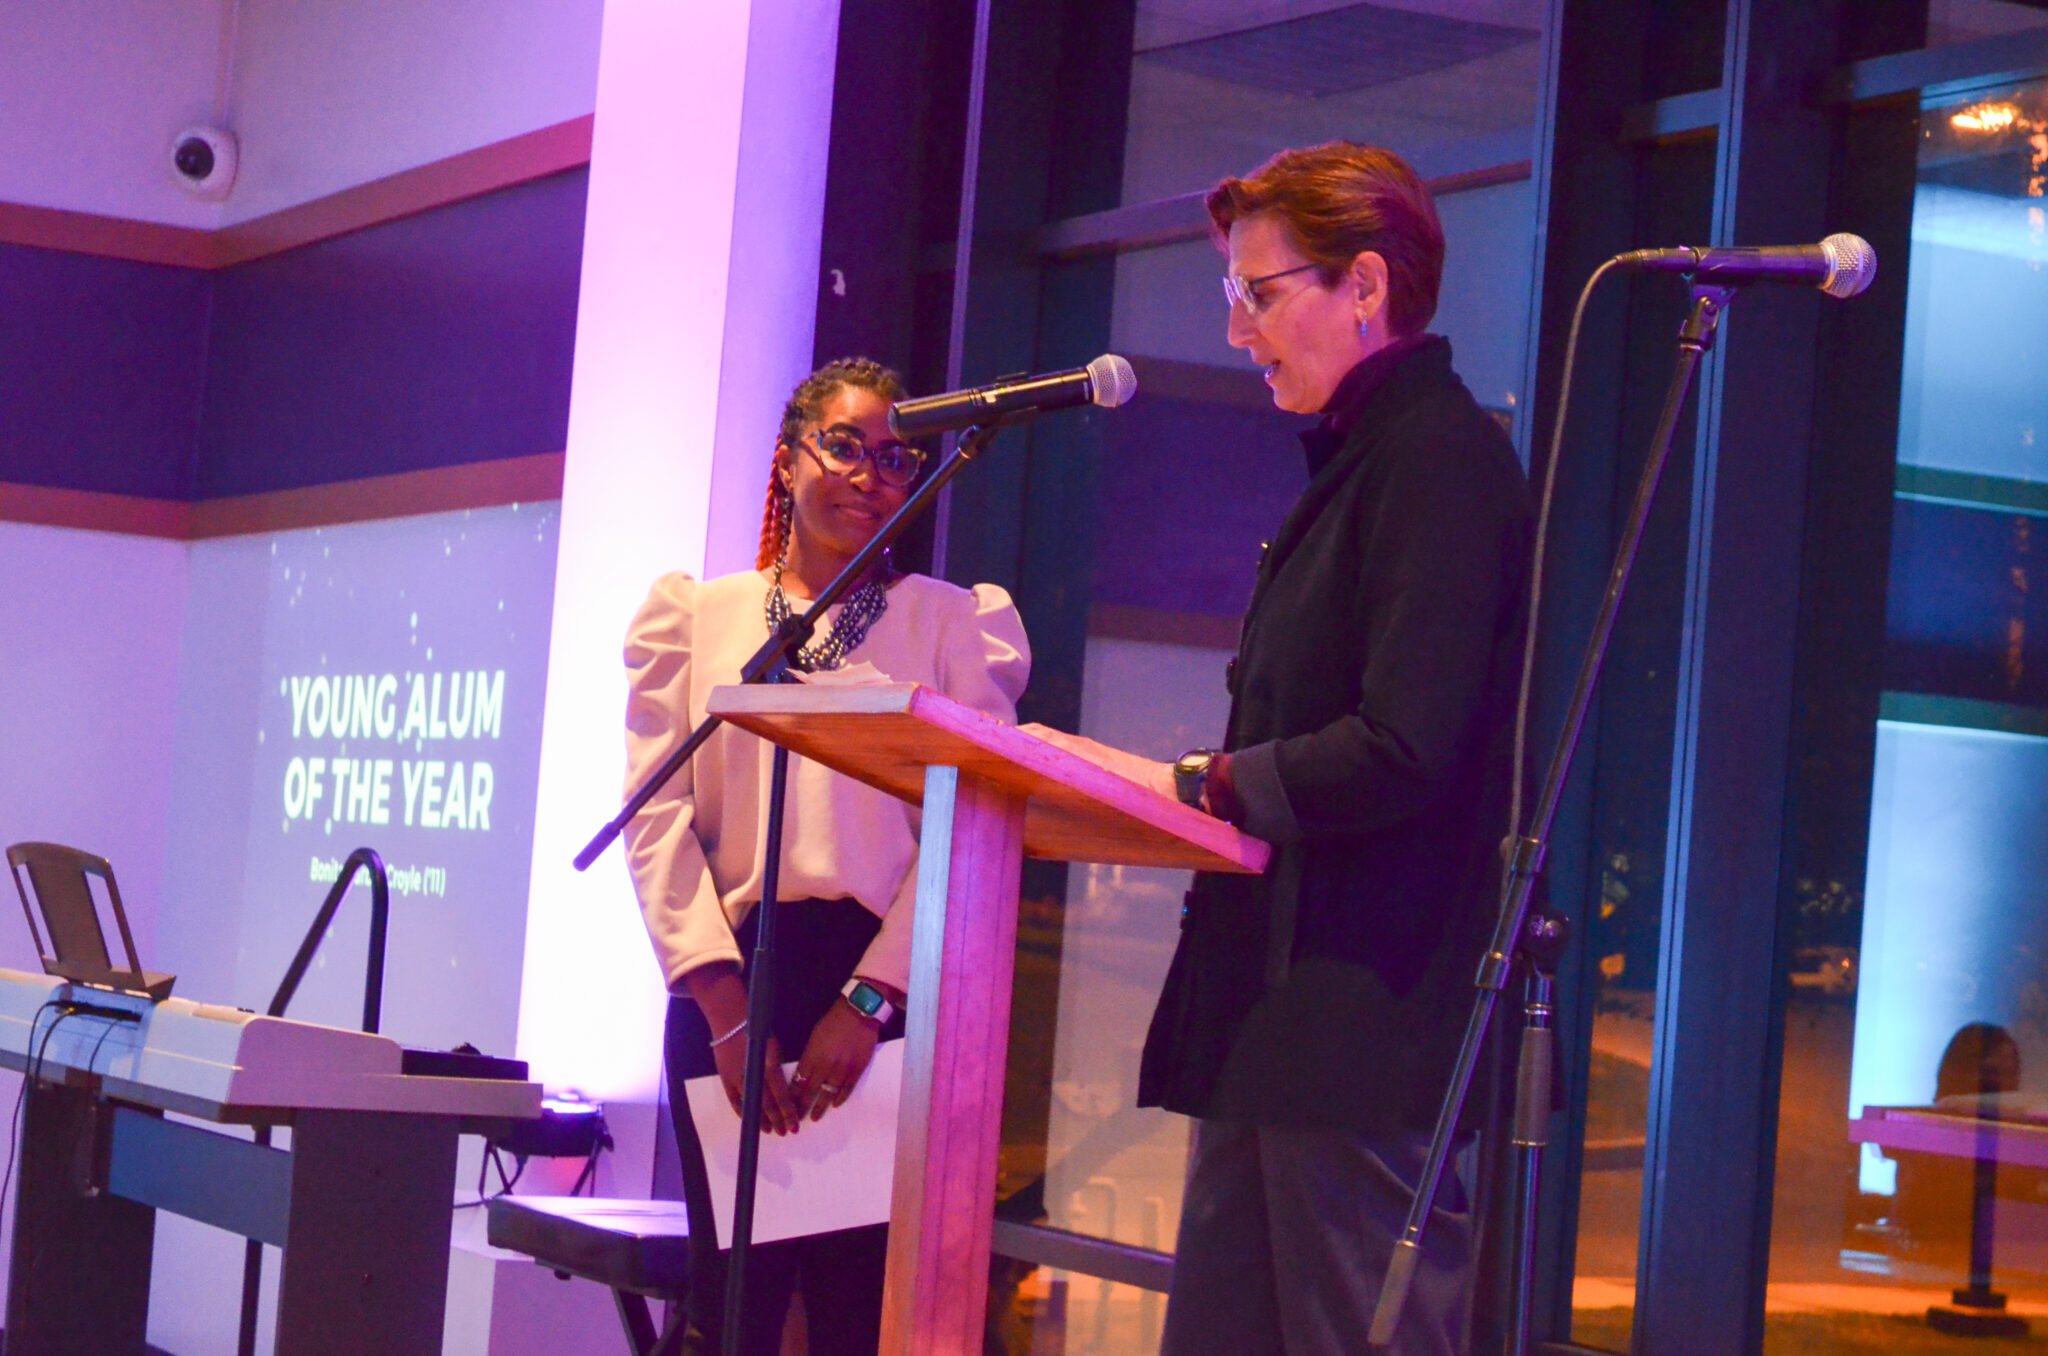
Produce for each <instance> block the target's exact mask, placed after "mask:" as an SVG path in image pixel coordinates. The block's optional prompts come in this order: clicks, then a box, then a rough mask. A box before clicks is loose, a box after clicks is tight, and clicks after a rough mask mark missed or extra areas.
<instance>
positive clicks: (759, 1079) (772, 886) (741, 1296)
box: [576, 416, 1028, 1356]
mask: <svg viewBox="0 0 2048 1356" xmlns="http://www.w3.org/2000/svg"><path fill="white" fill-rule="evenodd" d="M1027 417H1028V416H1027ZM1022 422H1024V420H1023V419H1009V420H1003V421H1001V422H998V423H991V424H987V425H975V426H974V427H971V428H968V429H966V430H964V431H963V432H962V433H961V434H960V437H959V438H958V440H957V441H956V444H955V446H954V448H953V451H952V452H951V453H949V454H948V455H947V456H946V459H945V460H944V461H942V462H941V463H940V464H939V468H938V469H937V470H936V471H934V472H932V474H931V475H930V476H928V477H927V478H926V479H925V480H924V482H923V483H922V484H920V485H919V486H918V487H917V489H916V491H915V492H914V493H912V494H911V496H910V498H908V499H906V500H904V501H903V507H901V508H899V509H897V510H896V512H895V513H894V514H892V515H890V518H889V521H888V522H886V523H883V524H882V527H881V530H880V531H878V532H876V533H875V535H874V537H873V538H872V539H871V540H870V541H869V542H868V544H867V545H866V546H863V547H862V548H861V549H860V553H859V554H858V555H856V556H855V557H854V558H853V559H852V560H850V561H848V562H847V565H846V568H845V569H843V570H841V571H840V572H839V575H838V577H837V578H835V579H834V580H833V581H832V582H831V583H830V584H828V585H826V586H825V589H824V591H823V592H822V593H820V594H819V595H818V597H817V598H816V600H815V601H813V602H812V603H811V605H810V606H809V607H808V608H806V609H805V610H804V612H803V615H801V616H794V615H793V616H791V617H790V618H789V619H788V620H787V621H785V622H783V624H782V625H781V626H779V627H777V628H776V629H775V631H774V632H773V633H772V634H770V635H769V637H768V639H767V641H766V642H765V643H764V644H763V645H762V646H761V648H760V649H758V650H756V651H755V652H754V655H753V657H752V658H750V659H749V660H747V662H746V663H745V664H744V665H743V666H742V667H741V669H740V681H741V682H742V683H773V682H784V681H787V680H788V677H789V667H790V659H791V657H792V656H794V655H795V654H796V652H797V651H798V650H800V649H802V648H803V647H804V646H805V645H806V644H807V643H809V641H810V638H811V635H812V633H813V632H814V631H815V630H816V629H817V624H818V623H819V622H820V621H821V620H823V619H824V616H825V612H826V610H827V609H829V608H830V607H832V606H833V604H835V603H837V602H838V601H839V599H840V598H841V597H842V596H844V595H845V594H846V592H847V590H849V589H851V588H852V587H853V586H854V584H855V583H857V582H858V581H860V580H862V579H864V578H866V577H867V575H868V572H869V571H870V570H872V569H873V568H874V566H875V563H876V562H877V561H879V560H880V559H881V558H882V555H883V553H884V552H885V551H887V550H888V549H889V548H890V547H891V546H893V545H894V544H895V542H896V539H897V538H898V537H900V536H902V535H903V531H904V529H905V528H907V527H908V526H909V525H910V524H911V523H912V522H914V521H916V519H917V518H918V516H919V515H921V514H922V513H923V512H924V511H925V510H926V509H927V508H929V507H930V506H931V503H932V501H933V500H934V499H936V498H937V497H938V494H939V491H940V490H942V489H944V488H945V487H946V485H947V483H948V482H949V481H951V480H952V479H953V477H954V476H956V475H958V474H959V473H960V470H961V468H962V467H964V466H966V465H967V463H968V462H971V461H973V460H974V459H975V458H976V457H978V456H980V455H981V453H982V452H983V451H984V450H986V448H987V447H988V445H989V443H990V441H991V440H993V439H994V437H995V435H996V432H997V431H998V429H1000V428H1002V427H1004V426H1006V425H1007V424H1011V423H1022ZM724 723H725V722H724V721H723V720H722V719H721V718H720V717H718V716H706V717H705V718H704V719H703V721H702V722H701V723H700V724H699V725H698V726H697V728H696V729H694V730H692V731H690V735H689V738H687V739H685V740H684V741H683V742H682V743H681V744H679V745H677V746H676V750H675V752H674V753H671V754H670V755H669V756H668V757H667V758H666V759H665V760H663V762H662V764H661V766H660V767H658V768H656V769H655V770H654V771H653V773H652V774H650V775H649V776H648V778H647V780H646V781H644V782H642V783H641V784H640V786H639V787H638V788H637V789H636V790H635V791H634V792H633V794H632V795H630V796H628V797H627V798H626V803H625V805H624V806H623V807H622V808H621V809H620V810H619V812H618V814H616V815H614V816H613V817H612V818H611V820H610V821H608V822H607V823H606V824H605V826H604V827H603V828H602V829H599V830H598V831H597V835H596V836H595V837H593V838H592V839H591V840H590V841H589V842H588V843H586V844H585V845H584V847H583V850H582V851H581V852H579V853H577V854H576V869H577V870H578V871H585V870H588V869H589V867H590V864H591V863H592V862H594V861H596V860H597V859H598V858H599V857H600V856H602V855H603V853H604V850H605V849H606V848H607V847H610V846H611V843H612V840H613V839H615V838H617V837H618V836H619V834H620V832H621V831H622V830H624V828H625V827H626V825H627V824H628V823H629V822H631V820H632V818H633V816H634V815H636V814H638V813H640V810H641V807H643V806H644V805H646V804H647V802H648V801H650V800H652V799H653V798H654V796H655V794H656V793H657V792H658V791H660V790H661V788H662V786H663V785H665V784H666V783H667V781H668V779H669V778H671V777H673V776H674V775H675V774H676V773H677V771H678V770H680V769H681V768H682V766H683V764H684V763H686V762H688V761H689V760H690V758H691V756H692V755H693V754H695V753H696V752H697V750H698V749H700V748H702V747H703V746H704V741H705V740H707V739H709V738H710V737H711V734H712V732H713V731H714V730H716V729H717V728H718V727H719V726H720V725H722V724H724ZM788 777H789V750H788V749H785V748H783V747H782V746H780V745H777V746H776V749H775V754H774V758H773V761H772V762H771V763H770V773H769V782H768V822H767V825H766V833H765V842H764V844H763V848H764V851H765V852H766V854H767V855H766V857H765V858H764V862H763V867H762V875H761V902H760V904H759V905H758V906H757V908H758V910H759V915H758V917H759V922H758V923H757V924H756V925H755V932H754V953H753V958H752V961H751V963H750V964H749V967H748V971H747V1018H746V1021H747V1066H746V1067H747V1072H746V1083H745V1086H744V1089H743V1091H742V1094H741V1097H740V1155H739V1165H738V1177H737V1179H736V1181H735V1183H734V1192H733V1209H732V1238H731V1240H730V1244H731V1252H730V1255H729V1256H728V1258H727V1269H726V1277H725V1328H724V1336H723V1341H722V1348H723V1351H724V1356H738V1353H739V1341H740V1313H741V1306H742V1304H743V1303H744V1300H745V1296H746V1275H747V1256H748V1253H749V1252H750V1250H751V1249H752V1246H753V1233H754V1187H755V1182H756V1179H757V1176H758V1168H759V1164H760V1151H761V1104H762V1099H763V1095H764V1093H765V1091H766V1088H767V1072H766V1070H765V1069H764V1068H763V1067H762V1064H763V1061H764V1060H765V1059H766V1057H767V1052H768V1040H769V1036H770V1028H771V1027H772V1026H773V1024H774V1020H775V1018H774V1013H775V1008H774V990H775V955H774V948H775V917H776V914H777V912H778V910H777V908H776V903H777V901H776V887H777V883H778V878H779V876H780V874H781V865H782V814H783V802H784V799H785V795H786V792H787V789H788Z"/></svg>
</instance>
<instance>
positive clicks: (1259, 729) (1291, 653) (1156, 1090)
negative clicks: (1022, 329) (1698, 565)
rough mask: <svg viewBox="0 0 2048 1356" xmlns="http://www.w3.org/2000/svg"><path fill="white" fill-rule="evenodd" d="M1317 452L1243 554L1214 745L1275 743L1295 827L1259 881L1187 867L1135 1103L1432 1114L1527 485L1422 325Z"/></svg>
mask: <svg viewBox="0 0 2048 1356" xmlns="http://www.w3.org/2000/svg"><path fill="white" fill-rule="evenodd" d="M1368 361H1369V362H1370V361H1371V360H1368ZM1340 395H1341V388H1340ZM1304 441H1305V442H1306V441H1309V440H1308V439H1305V440H1304ZM1315 460H1316V457H1315V451H1314V449H1313V446H1312V447H1311V462H1312V469H1314V474H1313V478H1312V479H1311V480H1310V482H1309V485H1308V488H1307V489H1306V490H1304V491H1303V493H1302V496H1301V498H1300V499H1299V500H1298V501H1297V502H1296V503H1295V505H1294V508H1293V509H1292V510H1291V511H1290V512H1289V514H1288V516H1287V520H1286V522H1285V523H1283V524H1282V525H1281V527H1280V530H1279V533H1278V535H1277V536H1275V538H1274V539H1273V542H1272V545H1271V548H1270V549H1269V550H1268V551H1267V553H1266V555H1265V558H1264V559H1263V561H1262V562H1261V564H1260V567H1259V574H1258V582H1257V584H1256V586H1255V588H1254V591H1253V594H1252V600H1251V605H1250V608H1249V609H1248V611H1247V613H1246V615H1245V621H1244V628H1243V631H1242V633H1241V638H1240V641H1239V647H1238V655H1237V659H1236V661H1235V663H1234V665H1233V670H1232V678H1231V713H1230V725H1229V733H1228V735H1227V737H1226V742H1225V747H1226V748H1229V749H1233V750H1252V749H1254V748H1256V747H1257V746H1261V745H1269V744H1270V749H1264V750H1260V751H1259V753H1258V754H1256V755H1251V754H1247V755H1245V756H1246V757H1254V756H1258V757H1268V756H1269V757H1270V758H1271V759H1272V760H1273V765H1274V766H1275V767H1276V768H1277V771H1278V774H1279V781H1280V786H1281V788H1282V789H1284V791H1285V793H1286V796H1285V798H1286V802H1287V805H1288V807H1289V808H1291V810H1292V812H1293V816H1294V819H1295V820H1296V821H1297V823H1298V825H1299V828H1300V833H1301V837H1300V840H1299V841H1297V842H1293V843H1287V844H1282V845H1280V846H1278V847H1277V849H1276V851H1275V853H1274V859H1273V862H1272V864H1271V865H1270V866H1269V867H1268V868H1267V870H1266V872H1265V873H1264V874H1263V875H1261V876H1225V875H1208V874H1204V875H1198V876H1197V877H1196V878H1195V886H1194V889H1193V890H1192V891H1191V892H1190V894H1189V896H1188V904H1187V908H1186V910H1185V911H1184V916H1183V919H1182V923H1181V929H1182V930H1181V938H1180V945H1179V948H1178V949H1177V951H1176V952H1175V954H1174V959H1173V966H1172V969H1171V971H1170V972H1169V974H1168V976H1167V981H1166V987H1165V991H1164V993H1163V994H1162V996H1161V998H1160V1002H1159V1007H1158V1011H1157V1012H1156V1013H1155V1015H1154V1017H1153V1020H1152V1029H1151V1033H1150V1035H1149V1037H1148V1039H1147V1041H1146V1046H1145V1056H1144V1067H1143V1073H1142V1076H1141V1080H1140V1089H1139V1101H1140V1103H1141V1104H1142V1105H1158V1106H1165V1107H1167V1108H1169V1109H1171V1110H1175V1111H1180V1112H1185V1113H1187V1114H1189V1115H1195V1116H1203V1117H1210V1118H1215V1119H1221V1120H1234V1121H1248V1122H1253V1123H1259V1124H1272V1125H1288V1126H1331V1127H1336V1128H1341V1129H1349V1130H1356V1131H1361V1132H1367V1133H1378V1132H1387V1131H1394V1130H1426V1129H1427V1128H1428V1127H1429V1126H1430V1125H1432V1124H1433V1123H1434V1121H1435V1118H1436V1112H1437V1107H1438V1104H1439V1102H1440V1101H1441V1099H1442V1096H1443V1092H1444V1088H1445V1085H1446V1083H1447V1082H1448V1079H1449V1074H1450V1068H1451V1065H1452V1063H1453V1062H1454V1059H1455V1056H1456V1053H1457V1048H1458V1044H1459V1041H1460V1039H1461V1037H1462V1035H1463V1030H1464V1025H1465V1014H1466V1013H1467V1012H1468V1011H1469V1009H1470V1006H1471V1002H1472V998H1473V992H1474V991H1473V986H1472V979H1473V975H1474V973H1475V971H1476V970H1477V968H1478V963H1479V960H1480V956H1481V954H1482V952H1483V951H1484V949H1485V945H1486V942H1487V939H1488V936H1489V934H1490V933H1491V930H1492V925H1493V918H1494V915H1495V912H1496V908H1497V904H1498V889H1499V882H1500V857H1499V844H1500V841H1501V839H1502V838H1503V837H1504V836H1505V835H1506V834H1507V833H1508V829H1509V826H1508V822H1507V820H1508V805H1507V801H1508V772H1509V765H1510V762H1511V746H1512V722H1513V701H1514V687H1515V683H1516V679H1517V676H1518V674H1519V672H1520V660H1521V644H1522V623H1523V612H1524V610H1525V598H1524V594H1525V591H1526V588H1527V560H1528V552H1529V535H1530V510H1529V496H1528V488H1527V485H1526V482H1525V481H1524V479H1523V476H1522V471H1521V467H1520V465H1519V463H1518V462H1517V460H1516V458H1515V454H1514V449H1513V447H1512V446H1511V445H1510V443H1509V442H1508V439H1507V437H1506V435H1505V434H1503V433H1502V431H1501V429H1500V427H1499V425H1498V424H1497V423H1495V421H1494V420H1493V418H1492V417H1491V416H1489V415H1488V414H1487V413H1486V412H1485V411H1484V410H1482V409H1481V408H1480V407H1479V405H1478V403H1477V402H1475V401H1474V400H1473V398H1472V395H1471V393H1470V392H1469V391H1467V390H1466V389H1465V385H1464V383H1463V382H1461V381H1460V380H1459V379H1458V378H1457V376H1456V374H1454V373H1453V372H1452V371H1451V355H1450V345H1449V344H1448V343H1447V342H1445V341H1443V340H1441V339H1429V340H1426V341H1425V342H1423V343H1422V344H1421V345H1420V346H1419V347H1417V348H1415V349H1414V350H1412V351H1410V352H1407V353H1406V354H1404V355H1401V356H1399V357H1398V359H1397V360H1396V361H1395V363H1394V366H1393V368H1392V371H1391V373H1389V374H1387V375H1386V376H1385V378H1384V381H1383V384H1381V385H1379V386H1378V387H1377V389H1375V390H1373V391H1372V393H1371V394H1370V395H1369V396H1367V397H1366V398H1365V402H1364V404H1363V407H1362V408H1361V409H1360V410H1359V411H1358V412H1357V418H1356V422H1355V423H1354V424H1353V425H1352V426H1351V427H1350V430H1349V432H1348V434H1347V435H1346V436H1345V437H1344V440H1343V443H1342V446H1341V448H1339V449H1337V450H1336V452H1335V455H1334V456H1331V457H1330V458H1329V460H1328V461H1327V463H1326V464H1323V465H1321V466H1320V468H1319V469H1316V468H1314V465H1313V464H1314V461H1315Z"/></svg>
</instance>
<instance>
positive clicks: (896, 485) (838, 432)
mask: <svg viewBox="0 0 2048 1356" xmlns="http://www.w3.org/2000/svg"><path fill="white" fill-rule="evenodd" d="M799 441H800V442H802V443H803V445H804V447H805V449H806V450H807V451H809V452H810V453H811V455H812V456H813V457H815V458H816V459H817V462H818V465H819V466H820V467H822V468H824V469H825V470H827V471H829V472H831V473H832V474H833V475H835V476H850V475H852V474H853V473H854V472H855V471H858V470H859V469H860V464H861V463H862V462H864V461H866V462H872V463H874V467H875V479H877V480H879V481H881V482H882V483H883V484H884V485H887V486H888V487H889V488H891V489H895V490H900V489H902V488H903V487H905V486H906V485H908V484H910V482H912V481H913V480H916V479H917V473H918V472H919V471H921V470H923V469H924V453H922V452H920V451H918V450H917V449H916V448H914V447H912V446H911V445H910V444H909V443H898V442H887V443H883V444H882V445H881V446H880V447H869V446H868V445H867V443H866V442H865V441H863V440H862V438H861V436H860V435H859V434H858V433H855V432H853V431H852V430H851V429H843V428H825V429H819V430H817V431H816V432H814V433H812V434H810V435H809V436H808V437H806V438H803V439H800V440H799Z"/></svg>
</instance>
